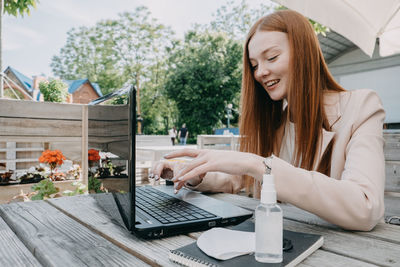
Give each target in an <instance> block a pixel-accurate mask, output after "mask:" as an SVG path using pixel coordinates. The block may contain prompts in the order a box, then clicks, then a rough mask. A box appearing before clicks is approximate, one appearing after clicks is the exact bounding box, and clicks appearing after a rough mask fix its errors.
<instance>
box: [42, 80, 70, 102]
mask: <svg viewBox="0 0 400 267" xmlns="http://www.w3.org/2000/svg"><path fill="white" fill-rule="evenodd" d="M67 88H68V85H67V84H65V83H64V82H62V81H61V80H57V79H54V80H51V81H50V82H48V81H45V82H40V83H39V90H40V93H42V94H43V99H44V101H49V102H59V103H61V102H65V101H66V99H67V96H68V89H67Z"/></svg>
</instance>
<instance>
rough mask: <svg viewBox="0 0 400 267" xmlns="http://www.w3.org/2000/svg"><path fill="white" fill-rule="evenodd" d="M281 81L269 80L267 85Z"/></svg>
mask: <svg viewBox="0 0 400 267" xmlns="http://www.w3.org/2000/svg"><path fill="white" fill-rule="evenodd" d="M278 82H279V79H277V80H272V81H268V82H267V86H272V85H274V84H277V83H278Z"/></svg>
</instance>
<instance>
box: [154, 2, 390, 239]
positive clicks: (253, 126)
mask: <svg viewBox="0 0 400 267" xmlns="http://www.w3.org/2000/svg"><path fill="white" fill-rule="evenodd" d="M243 63H244V65H243V79H242V99H241V109H242V110H241V119H240V135H241V137H242V138H241V141H240V150H241V152H227V151H213V150H183V151H177V152H173V153H170V154H168V155H167V156H165V158H167V159H171V158H174V157H181V156H190V157H193V158H194V159H193V160H192V161H191V162H190V163H186V164H184V165H183V164H182V163H176V162H169V161H164V162H159V163H158V164H156V165H155V166H154V168H153V173H154V174H155V175H161V177H164V176H168V175H165V173H168V172H167V170H172V171H173V179H172V180H173V181H174V182H175V183H176V184H175V186H176V189H180V188H181V187H182V186H183V185H185V186H186V187H189V188H191V189H196V190H200V191H212V192H229V193H236V192H238V191H239V190H240V189H241V188H243V187H246V188H247V189H250V190H251V191H252V192H253V193H254V195H255V197H258V196H259V192H260V182H261V179H262V175H263V173H265V172H266V171H271V172H272V174H273V175H274V177H275V185H276V191H277V196H278V199H279V200H280V201H283V202H287V203H291V204H293V205H295V206H297V207H299V208H302V209H304V210H307V211H309V212H312V213H314V214H316V215H318V216H320V217H321V218H323V219H325V220H327V221H329V222H331V223H334V224H336V225H339V226H341V227H343V228H345V229H353V230H366V231H368V230H371V229H372V228H373V227H374V226H375V225H376V224H377V223H378V222H379V221H380V220H381V219H382V217H383V212H384V203H383V194H384V184H385V169H384V156H383V144H384V141H383V137H382V126H383V121H384V117H385V112H384V110H383V108H382V105H381V102H380V99H379V97H378V96H377V95H376V94H375V93H374V92H373V91H371V90H355V91H346V90H344V89H343V88H342V87H341V86H340V85H339V84H338V83H336V82H335V80H334V79H333V77H332V75H331V74H330V73H329V70H328V68H327V65H326V63H325V61H324V58H323V55H322V52H321V49H320V47H319V43H318V39H317V37H316V35H315V33H314V31H313V28H312V26H311V25H310V23H309V22H308V20H307V19H306V18H305V17H303V16H302V15H300V14H299V13H297V12H294V11H290V10H284V11H278V12H275V13H273V14H271V15H268V16H266V17H263V18H261V19H260V20H258V21H257V22H256V23H255V25H254V26H253V27H252V28H251V29H250V32H249V34H248V37H247V40H246V43H245V49H244V58H243ZM169 173H170V172H169ZM166 178H172V177H166Z"/></svg>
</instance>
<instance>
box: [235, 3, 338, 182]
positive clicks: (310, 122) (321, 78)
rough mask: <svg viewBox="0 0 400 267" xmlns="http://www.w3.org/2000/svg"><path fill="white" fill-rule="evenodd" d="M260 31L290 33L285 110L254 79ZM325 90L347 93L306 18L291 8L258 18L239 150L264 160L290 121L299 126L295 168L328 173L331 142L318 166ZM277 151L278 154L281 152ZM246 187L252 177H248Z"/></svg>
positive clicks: (246, 76) (246, 73) (246, 69)
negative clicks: (332, 69) (329, 66)
mask: <svg viewBox="0 0 400 267" xmlns="http://www.w3.org/2000/svg"><path fill="white" fill-rule="evenodd" d="M258 31H278V32H284V33H287V36H288V39H289V46H290V63H289V64H290V66H289V73H290V77H289V83H288V88H287V90H288V94H287V102H288V106H287V109H286V111H284V110H283V101H282V100H280V101H273V100H272V99H271V98H270V97H269V95H268V93H267V92H266V91H265V89H264V88H263V87H262V86H261V85H260V84H259V83H258V82H257V81H256V80H255V79H254V74H253V71H252V68H251V64H250V60H249V51H248V44H249V41H250V40H251V38H252V37H253V36H254V34H255V33H256V32H258ZM327 90H331V91H344V89H343V88H342V87H341V86H340V85H339V84H338V83H337V82H336V81H335V80H334V78H333V76H332V75H331V74H330V72H329V70H328V67H327V65H326V63H325V60H324V57H323V55H322V51H321V48H320V46H319V42H318V38H317V36H316V34H315V32H314V30H313V27H312V26H311V24H310V23H309V22H308V20H307V19H306V18H305V17H304V16H303V15H301V14H300V13H297V12H295V11H292V10H281V11H277V12H275V13H272V14H270V15H268V16H265V17H262V18H261V19H259V20H258V21H257V22H256V23H255V24H254V25H253V27H252V28H251V29H250V31H249V33H248V35H247V38H246V42H245V47H244V53H243V77H242V97H241V117H240V135H241V136H242V138H241V140H240V150H241V151H245V152H252V153H255V154H258V155H261V156H264V157H266V156H269V155H271V154H272V152H273V149H274V147H276V146H277V147H279V146H280V144H276V140H277V136H276V135H277V130H278V129H279V127H281V126H282V124H283V123H285V121H286V120H287V119H289V118H290V119H291V120H292V121H293V122H294V123H295V133H296V134H295V149H294V155H293V156H294V164H295V165H296V166H299V167H301V168H304V169H307V170H312V169H314V168H315V167H316V168H315V169H317V170H318V171H320V172H322V173H325V174H329V172H330V155H331V150H332V143H331V144H330V145H329V147H328V149H327V152H329V153H325V155H324V156H323V158H322V160H321V163H320V164H319V166H314V165H315V162H316V157H317V155H316V154H317V151H318V148H319V146H320V145H321V144H320V137H321V135H322V129H323V128H324V129H326V130H330V126H329V123H328V120H327V118H326V115H325V111H324V105H323V95H324V92H326V91H327ZM278 151H279V150H278ZM246 180H247V183H246V184H247V187H248V188H249V186H250V185H251V184H252V183H253V179H249V177H247V179H246Z"/></svg>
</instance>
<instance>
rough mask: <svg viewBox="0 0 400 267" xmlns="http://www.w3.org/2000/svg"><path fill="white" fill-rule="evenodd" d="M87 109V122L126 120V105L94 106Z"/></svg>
mask: <svg viewBox="0 0 400 267" xmlns="http://www.w3.org/2000/svg"><path fill="white" fill-rule="evenodd" d="M88 107H89V121H91V120H101V121H107V120H128V114H129V113H128V106H127V105H116V106H111V105H96V106H88Z"/></svg>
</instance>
